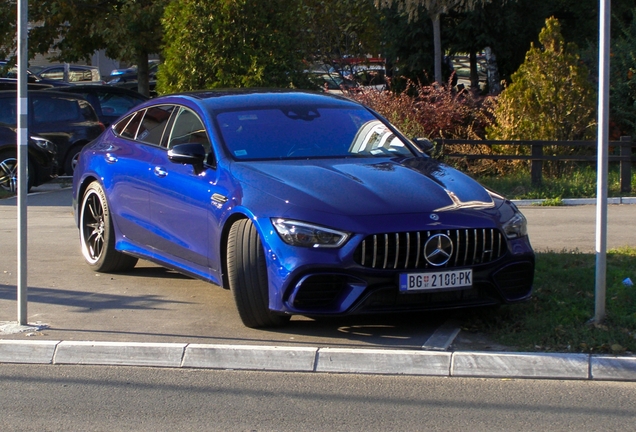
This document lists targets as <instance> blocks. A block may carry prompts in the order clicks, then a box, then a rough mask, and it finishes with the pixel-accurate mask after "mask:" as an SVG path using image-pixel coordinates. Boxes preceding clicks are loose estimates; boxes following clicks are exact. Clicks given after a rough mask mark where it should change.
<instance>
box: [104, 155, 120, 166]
mask: <svg viewBox="0 0 636 432" xmlns="http://www.w3.org/2000/svg"><path fill="white" fill-rule="evenodd" d="M104 159H105V160H106V162H108V163H110V164H112V163H115V162H117V157H116V156H113V155H112V154H110V153H106V156H105V157H104Z"/></svg>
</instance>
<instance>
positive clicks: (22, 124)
mask: <svg viewBox="0 0 636 432" xmlns="http://www.w3.org/2000/svg"><path fill="white" fill-rule="evenodd" d="M27 12H28V0H19V1H18V101H17V102H18V119H17V125H18V134H17V135H18V324H20V325H27V202H26V199H27V191H28V188H27V167H28V165H29V164H28V157H29V153H28V140H29V132H28V130H27V127H28V99H27V75H26V72H27V58H28V50H27V25H28V18H27Z"/></svg>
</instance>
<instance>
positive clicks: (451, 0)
mask: <svg viewBox="0 0 636 432" xmlns="http://www.w3.org/2000/svg"><path fill="white" fill-rule="evenodd" d="M490 1H491V0H375V4H376V5H377V6H378V7H391V6H393V4H394V3H395V4H397V5H398V9H400V10H404V11H406V12H407V13H408V15H409V19H410V20H417V19H418V18H419V9H420V6H421V7H424V9H425V10H426V12H427V14H428V16H429V18H430V19H431V21H432V23H433V46H434V55H435V73H434V76H435V81H436V82H438V83H441V82H442V81H443V80H442V38H441V26H440V17H441V16H442V14H445V13H448V12H449V11H451V10H460V11H462V10H473V9H474V8H475V7H476V6H477V5H479V4H485V3H489V2H490Z"/></svg>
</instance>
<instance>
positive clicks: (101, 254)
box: [79, 182, 137, 273]
mask: <svg viewBox="0 0 636 432" xmlns="http://www.w3.org/2000/svg"><path fill="white" fill-rule="evenodd" d="M80 209H81V210H80V220H79V225H80V227H79V228H80V242H81V245H82V254H83V255H84V259H85V260H86V262H87V263H88V265H89V266H91V267H92V268H93V270H95V271H98V272H103V273H108V272H122V271H126V270H130V269H132V268H133V267H135V264H137V258H134V257H132V256H130V255H125V254H123V253H121V252H118V251H117V250H115V233H114V230H113V223H112V219H111V217H110V209H109V208H108V202H107V201H106V194H105V193H104V190H103V189H102V187H101V186H100V184H99V183H97V182H93V183H91V184H90V185H89V186H88V188H87V189H86V192H85V193H84V198H83V199H82V206H81V208H80Z"/></svg>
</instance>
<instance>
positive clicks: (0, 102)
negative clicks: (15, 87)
mask: <svg viewBox="0 0 636 432" xmlns="http://www.w3.org/2000/svg"><path fill="white" fill-rule="evenodd" d="M16 105H17V101H16V98H2V99H0V123H6V124H9V125H15V124H16V122H17V121H18V118H17V112H18V111H17V106H16Z"/></svg>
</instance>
